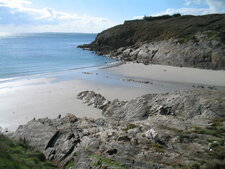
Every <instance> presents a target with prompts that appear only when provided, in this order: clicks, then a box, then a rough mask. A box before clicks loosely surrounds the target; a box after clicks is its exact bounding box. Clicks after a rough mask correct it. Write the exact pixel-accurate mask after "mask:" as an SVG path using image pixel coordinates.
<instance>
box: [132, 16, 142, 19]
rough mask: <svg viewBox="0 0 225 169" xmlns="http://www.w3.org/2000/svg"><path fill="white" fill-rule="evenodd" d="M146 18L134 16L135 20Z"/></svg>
mask: <svg viewBox="0 0 225 169" xmlns="http://www.w3.org/2000/svg"><path fill="white" fill-rule="evenodd" d="M143 17H144V16H134V17H133V19H142V18H143Z"/></svg>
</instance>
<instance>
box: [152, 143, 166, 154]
mask: <svg viewBox="0 0 225 169" xmlns="http://www.w3.org/2000/svg"><path fill="white" fill-rule="evenodd" d="M151 146H152V147H153V148H154V149H155V150H156V151H158V152H160V153H164V147H163V146H162V145H160V144H158V143H153V144H151Z"/></svg>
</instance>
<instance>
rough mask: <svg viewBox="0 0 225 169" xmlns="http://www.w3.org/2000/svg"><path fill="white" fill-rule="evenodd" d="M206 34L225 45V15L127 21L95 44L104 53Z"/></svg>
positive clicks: (107, 31) (100, 35) (105, 34)
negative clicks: (141, 43) (131, 46)
mask: <svg viewBox="0 0 225 169" xmlns="http://www.w3.org/2000/svg"><path fill="white" fill-rule="evenodd" d="M206 31H209V33H210V36H211V37H212V38H213V37H214V38H215V37H221V38H222V41H223V42H225V14H214V15H204V16H191V15H186V16H180V17H171V18H165V19H163V18H159V19H154V20H150V21H149V20H133V21H125V22H124V24H122V25H118V26H115V27H113V28H110V29H108V30H105V31H103V32H102V33H100V34H99V35H98V36H97V38H96V40H95V41H94V42H93V45H95V49H96V47H97V50H99V51H103V52H104V51H108V50H114V49H118V48H120V47H125V46H129V45H134V44H136V43H137V42H146V41H147V42H153V41H160V40H167V39H170V38H177V39H181V41H185V40H186V38H188V39H190V38H189V37H192V36H193V35H194V34H196V33H197V32H206ZM209 40H210V39H209Z"/></svg>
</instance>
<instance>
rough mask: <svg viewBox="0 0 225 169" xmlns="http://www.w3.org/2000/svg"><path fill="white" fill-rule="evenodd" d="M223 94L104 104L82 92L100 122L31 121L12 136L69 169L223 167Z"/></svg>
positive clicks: (175, 95) (190, 93)
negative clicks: (97, 110) (101, 116)
mask: <svg viewBox="0 0 225 169" xmlns="http://www.w3.org/2000/svg"><path fill="white" fill-rule="evenodd" d="M224 96H225V92H224V91H216V90H208V89H201V90H200V89H199V90H198V89H196V90H188V91H180V92H173V93H167V94H149V95H144V96H141V97H138V98H136V99H133V100H130V101H119V100H114V101H108V100H106V99H105V98H104V97H103V96H101V95H100V94H96V93H94V92H91V91H85V92H82V93H80V94H79V95H78V98H80V99H82V100H84V102H85V103H87V104H88V105H92V106H94V107H98V108H100V109H102V110H103V114H104V115H105V117H106V118H105V119H96V120H94V119H88V118H82V119H80V118H77V117H75V116H74V115H67V116H66V117H63V118H60V117H59V118H57V119H48V118H44V119H38V120H32V121H30V122H29V123H28V124H26V125H23V126H20V127H19V128H18V129H17V131H16V132H15V133H14V134H13V136H12V138H14V139H23V140H26V142H27V143H28V144H30V145H31V146H33V147H35V148H36V149H38V150H39V151H41V152H43V153H44V154H45V155H46V157H47V158H48V159H50V160H53V161H55V162H58V164H59V165H60V166H64V167H65V166H66V167H68V166H72V168H74V169H77V168H82V169H85V168H96V169H97V168H118V169H121V168H143V169H148V168H149V169H151V168H152V169H156V168H157V169H158V168H174V167H178V168H179V167H180V168H185V167H186V168H190V167H196V166H197V167H202V168H214V167H213V166H216V167H218V166H219V167H222V168H223V167H224V166H225V164H224V160H225V159H224V154H225V147H224V141H225V140H224V138H225V119H224V117H225V113H224V112H225V97H224ZM209 159H210V160H209Z"/></svg>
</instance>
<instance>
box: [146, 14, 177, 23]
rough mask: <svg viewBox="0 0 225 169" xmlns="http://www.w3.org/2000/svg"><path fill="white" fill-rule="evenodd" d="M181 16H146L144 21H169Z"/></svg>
mask: <svg viewBox="0 0 225 169" xmlns="http://www.w3.org/2000/svg"><path fill="white" fill-rule="evenodd" d="M180 16H181V14H179V13H177V14H174V15H162V16H154V17H153V16H144V18H143V20H145V21H154V20H161V19H169V18H174V17H180Z"/></svg>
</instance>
